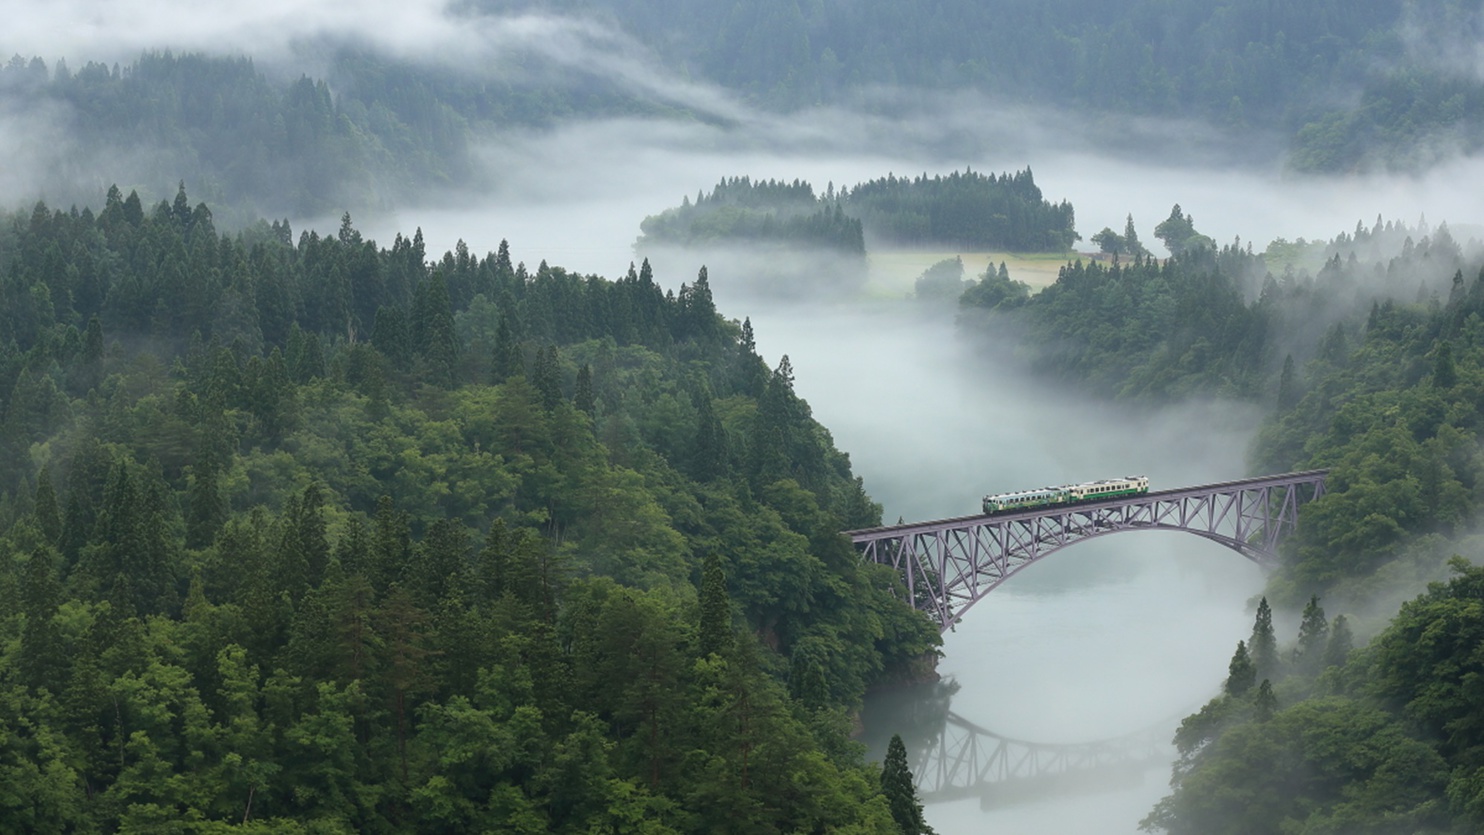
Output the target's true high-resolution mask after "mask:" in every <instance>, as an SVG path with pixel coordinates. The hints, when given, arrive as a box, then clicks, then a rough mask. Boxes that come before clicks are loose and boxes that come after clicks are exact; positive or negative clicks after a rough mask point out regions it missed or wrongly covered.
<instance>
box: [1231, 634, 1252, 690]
mask: <svg viewBox="0 0 1484 835" xmlns="http://www.w3.org/2000/svg"><path fill="white" fill-rule="evenodd" d="M1256 681H1257V668H1256V667H1254V666H1253V664H1252V656H1250V655H1248V654H1247V644H1246V643H1245V642H1243V641H1237V651H1236V652H1234V653H1232V660H1231V664H1229V665H1227V676H1226V686H1225V690H1226V693H1227V695H1229V696H1244V695H1246V694H1247V692H1248V691H1249V690H1251V689H1252V685H1253V684H1255V683H1256Z"/></svg>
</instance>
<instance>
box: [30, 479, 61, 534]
mask: <svg viewBox="0 0 1484 835" xmlns="http://www.w3.org/2000/svg"><path fill="white" fill-rule="evenodd" d="M31 518H33V519H35V520H36V529H37V530H38V531H40V532H41V537H42V539H43V540H44V541H45V542H46V543H47V544H48V545H51V546H53V547H57V546H58V545H59V543H60V542H61V541H62V509H61V507H60V506H58V504H57V491H56V490H55V489H53V488H52V477H51V473H50V472H49V471H48V470H47V468H46V467H42V468H41V471H40V472H39V473H37V474H36V494H35V498H34V500H33V501H32V507H31Z"/></svg>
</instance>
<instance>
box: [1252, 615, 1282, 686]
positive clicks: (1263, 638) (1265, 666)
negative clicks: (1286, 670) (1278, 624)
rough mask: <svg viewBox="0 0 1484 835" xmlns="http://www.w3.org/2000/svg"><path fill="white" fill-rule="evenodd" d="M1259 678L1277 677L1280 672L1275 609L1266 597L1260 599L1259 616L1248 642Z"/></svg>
mask: <svg viewBox="0 0 1484 835" xmlns="http://www.w3.org/2000/svg"><path fill="white" fill-rule="evenodd" d="M1247 646H1248V649H1249V652H1250V653H1251V660H1252V665H1253V667H1254V670H1255V673H1254V674H1255V676H1256V677H1257V678H1275V677H1276V676H1277V673H1278V660H1279V659H1278V637H1277V636H1276V635H1275V634H1273V610H1272V609H1271V608H1269V607H1268V599H1267V598H1266V597H1264V598H1262V600H1260V601H1258V604H1257V617H1256V618H1255V619H1254V620H1253V623H1252V638H1251V640H1249V641H1248V643H1247Z"/></svg>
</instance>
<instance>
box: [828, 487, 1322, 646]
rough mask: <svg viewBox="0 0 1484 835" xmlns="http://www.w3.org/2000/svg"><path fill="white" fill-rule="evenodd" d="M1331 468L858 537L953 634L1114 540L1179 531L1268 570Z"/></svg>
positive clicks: (867, 554)
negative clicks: (999, 592)
mask: <svg viewBox="0 0 1484 835" xmlns="http://www.w3.org/2000/svg"><path fill="white" fill-rule="evenodd" d="M1328 472H1329V471H1328V470H1309V471H1306V472H1299V473H1285V474H1282V475H1273V476H1263V477H1260V478H1249V479H1243V480H1241V481H1228V482H1222V483H1219V484H1208V485H1203V486H1200V487H1190V488H1184V489H1179V490H1165V491H1161V492H1157V493H1147V494H1145V495H1142V496H1134V497H1127V498H1121V499H1113V500H1110V501H1104V502H1093V503H1087V504H1078V505H1071V506H1060V507H1053V508H1040V509H1036V510H1022V511H1014V512H1010V513H999V514H994V515H988V516H965V517H960V518H956V519H942V520H938V521H934V522H920V523H915V524H909V525H892V526H888V527H882V528H871V529H867V530H859V531H849V532H848V535H849V536H850V538H851V541H852V542H854V543H855V544H856V546H857V547H858V548H859V549H860V550H861V553H862V556H863V558H864V559H866V560H868V561H871V562H875V563H878V564H882V565H889V566H891V567H892V568H893V569H894V570H895V571H896V572H897V573H898V574H899V575H900V576H901V578H902V581H903V585H904V586H905V587H906V590H907V599H908V601H909V602H910V603H911V604H912V606H913V607H914V608H916V609H919V610H921V611H925V612H927V613H928V614H929V615H930V616H931V617H933V619H934V620H936V621H937V622H938V624H939V628H940V629H941V630H944V631H946V630H948V629H951V628H952V627H953V625H954V624H956V623H957V622H958V621H959V619H960V618H962V617H963V615H964V613H965V612H967V611H968V609H969V608H970V607H972V606H973V605H974V604H975V603H977V602H979V601H980V600H982V599H983V598H984V597H985V596H986V595H988V594H989V593H990V592H991V591H994V590H995V589H996V588H998V587H999V586H1000V585H1001V584H1003V583H1004V582H1005V581H1006V580H1008V579H1009V578H1010V577H1011V576H1013V575H1015V574H1017V573H1019V572H1020V571H1021V570H1022V569H1024V568H1025V567H1026V566H1028V565H1030V564H1032V563H1035V562H1038V561H1040V560H1042V559H1045V558H1046V557H1048V556H1050V555H1051V554H1054V553H1056V552H1057V551H1060V550H1062V549H1064V548H1067V547H1069V546H1071V545H1075V544H1076V543H1078V542H1083V541H1086V540H1088V539H1093V538H1096V537H1101V536H1107V535H1109V534H1114V533H1123V532H1126V531H1138V530H1144V531H1147V530H1173V531H1183V532H1185V533H1191V534H1195V535H1196V536H1199V537H1201V538H1203V539H1207V540H1210V541H1212V542H1216V543H1218V544H1220V545H1224V546H1226V547H1227V548H1231V549H1232V550H1234V551H1236V552H1238V553H1240V554H1242V555H1243V556H1245V557H1247V558H1248V559H1250V560H1252V561H1253V562H1256V563H1258V564H1259V565H1263V566H1265V567H1271V566H1275V565H1276V564H1277V548H1278V544H1279V543H1280V542H1281V541H1282V540H1283V539H1284V538H1285V537H1287V536H1288V535H1290V534H1291V533H1292V532H1293V530H1294V528H1295V527H1296V526H1297V524H1298V511H1299V507H1300V506H1301V505H1303V504H1305V503H1307V502H1310V501H1313V500H1314V499H1316V498H1318V497H1320V496H1322V495H1324V478H1325V476H1326V475H1327V474H1328Z"/></svg>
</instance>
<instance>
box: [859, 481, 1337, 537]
mask: <svg viewBox="0 0 1484 835" xmlns="http://www.w3.org/2000/svg"><path fill="white" fill-rule="evenodd" d="M1328 473H1329V470H1303V471H1301V472H1294V473H1283V474H1282V475H1267V476H1257V477H1255V478H1242V479H1237V480H1236V481H1218V482H1214V483H1212V484H1201V485H1197V486H1195V487H1179V488H1176V489H1174V490H1158V491H1150V492H1148V493H1140V494H1139V495H1137V496H1123V497H1120V498H1117V499H1108V500H1106V501H1093V502H1078V503H1076V504H1057V505H1049V506H1047V507H1039V508H1033V509H1029V510H1012V511H1010V512H1008V513H978V514H974V515H972V516H953V517H949V518H946V519H933V520H931V521H927V522H907V523H905V524H901V525H882V526H881V527H879V528H861V529H859V530H854V531H845V535H846V536H848V537H850V538H851V539H853V540H856V541H860V540H862V539H874V538H877V537H879V536H881V535H883V534H889V533H894V532H899V533H902V534H910V533H919V532H922V531H930V530H936V529H938V528H942V527H957V526H960V525H964V524H967V523H971V522H974V521H978V520H985V519H993V520H994V521H996V522H1000V521H1011V520H1015V519H1035V518H1036V517H1039V516H1047V515H1054V514H1058V513H1067V512H1075V511H1081V510H1092V509H1096V508H1105V507H1122V506H1125V505H1131V504H1142V503H1144V502H1147V501H1150V500H1151V499H1153V500H1174V499H1181V498H1185V497H1187V496H1196V495H1203V494H1206V493H1210V492H1212V491H1225V490H1236V489H1248V488H1253V487H1263V486H1267V485H1279V484H1287V483H1289V482H1291V481H1293V480H1295V479H1302V478H1307V477H1317V476H1323V475H1326V474H1328Z"/></svg>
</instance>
